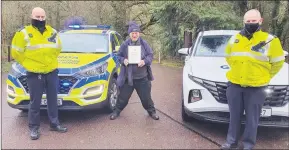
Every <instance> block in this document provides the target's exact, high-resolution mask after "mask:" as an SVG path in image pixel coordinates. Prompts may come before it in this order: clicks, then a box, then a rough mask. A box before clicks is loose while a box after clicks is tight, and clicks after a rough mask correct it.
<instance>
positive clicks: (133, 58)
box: [128, 46, 141, 64]
mask: <svg viewBox="0 0 289 150" xmlns="http://www.w3.org/2000/svg"><path fill="white" fill-rule="evenodd" d="M140 61H141V46H128V63H129V64H138V63H139V62H140Z"/></svg>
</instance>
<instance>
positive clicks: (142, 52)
mask: <svg viewBox="0 0 289 150" xmlns="http://www.w3.org/2000/svg"><path fill="white" fill-rule="evenodd" d="M128 34H129V36H130V38H129V39H127V40H126V41H125V42H124V43H122V45H121V46H120V49H119V52H118V54H117V55H118V59H119V61H120V63H121V64H122V65H121V69H120V74H119V76H118V78H117V84H118V86H119V88H120V93H119V95H118V100H117V104H116V108H115V110H114V111H113V113H112V114H111V116H110V119H111V120H114V119H116V118H117V117H118V116H119V114H120V112H121V111H122V110H123V109H124V108H125V107H126V105H127V104H128V100H129V99H130V97H131V95H132V93H133V91H134V89H135V90H136V92H137V94H138V96H139V97H140V100H141V102H142V105H143V107H144V109H146V110H147V112H148V114H149V115H150V116H151V117H152V118H153V119H154V120H158V119H159V116H158V115H157V114H156V110H155V107H154V103H153V101H152V98H151V81H152V80H153V75H152V71H151V67H150V65H151V63H152V60H153V51H152V49H151V47H150V46H149V45H148V43H147V42H146V41H145V40H144V39H142V38H141V37H140V27H139V25H137V24H136V23H135V22H130V23H129V28H128Z"/></svg>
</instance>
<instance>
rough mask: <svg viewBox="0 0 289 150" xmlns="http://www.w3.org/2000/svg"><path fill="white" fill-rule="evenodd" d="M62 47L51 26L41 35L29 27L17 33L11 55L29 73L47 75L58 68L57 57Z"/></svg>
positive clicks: (35, 29)
mask: <svg viewBox="0 0 289 150" xmlns="http://www.w3.org/2000/svg"><path fill="white" fill-rule="evenodd" d="M54 37H55V38H54ZM61 47H62V46H61V41H60V38H59V37H58V35H57V31H56V30H55V29H53V28H52V27H51V26H49V25H46V30H45V31H44V33H43V34H41V33H40V32H39V31H38V29H37V28H35V27H33V26H32V25H29V26H25V27H24V28H23V29H21V30H18V31H17V32H16V33H15V35H14V37H13V39H12V44H11V55H12V57H13V58H14V59H15V60H16V61H17V62H18V63H19V64H21V65H22V66H23V67H24V68H25V69H26V70H27V71H29V72H33V73H44V74H46V73H49V72H51V71H53V70H55V69H56V68H57V67H58V62H57V57H58V55H59V53H60V51H61Z"/></svg>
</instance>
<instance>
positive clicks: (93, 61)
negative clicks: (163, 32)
mask: <svg viewBox="0 0 289 150" xmlns="http://www.w3.org/2000/svg"><path fill="white" fill-rule="evenodd" d="M58 34H59V37H60V39H61V42H62V50H61V53H60V55H59V57H58V70H59V74H58V76H59V79H60V82H59V89H58V105H59V110H83V109H85V110H87V109H100V108H106V109H107V110H109V111H112V110H113V108H114V107H115V105H116V101H117V92H118V88H117V85H116V79H117V76H118V73H119V68H120V64H119V63H118V61H117V56H116V52H117V51H118V49H119V47H120V44H121V43H122V40H123V39H122V37H121V35H120V34H119V33H117V32H116V31H113V30H111V28H110V26H107V25H70V26H69V29H66V30H62V31H60V32H59V33H58ZM26 80H27V79H26V70H25V69H24V68H23V67H22V66H21V65H20V64H18V63H17V62H15V63H13V64H12V68H11V71H10V73H9V74H8V78H7V101H8V104H9V106H11V107H12V108H16V109H20V110H28V106H29V88H28V85H27V81H26ZM46 108H47V100H46V94H45V91H44V93H43V96H42V101H41V109H46Z"/></svg>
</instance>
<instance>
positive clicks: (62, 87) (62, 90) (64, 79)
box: [18, 76, 77, 94]
mask: <svg viewBox="0 0 289 150" xmlns="http://www.w3.org/2000/svg"><path fill="white" fill-rule="evenodd" d="M18 80H19V82H20V83H21V85H22V86H23V87H24V89H25V92H26V93H29V88H28V84H27V77H26V76H21V77H19V78H18ZM76 82H77V79H76V78H75V77H72V76H59V84H58V94H68V92H69V91H70V89H71V88H72V86H73V85H74V84H75V83H76ZM64 83H66V84H64ZM43 94H46V90H45V89H44V92H43Z"/></svg>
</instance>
